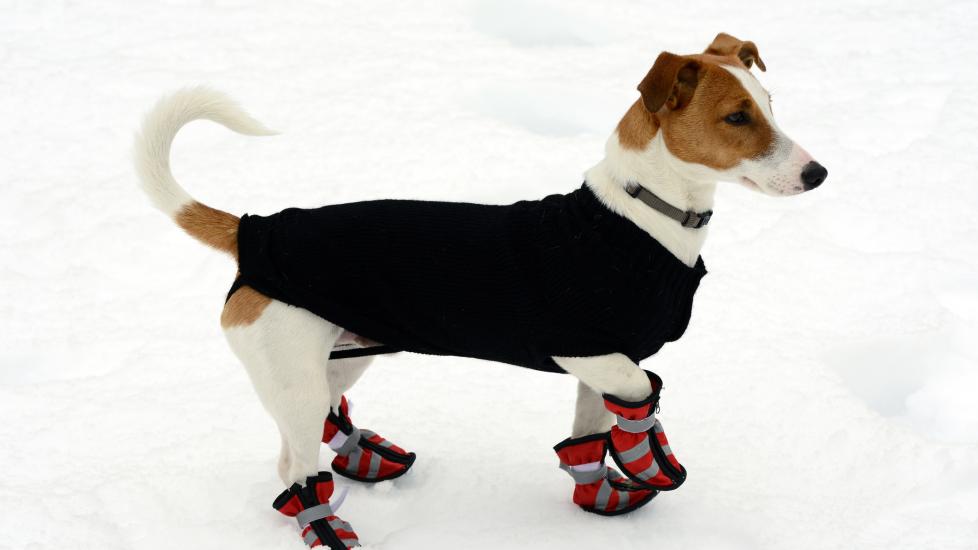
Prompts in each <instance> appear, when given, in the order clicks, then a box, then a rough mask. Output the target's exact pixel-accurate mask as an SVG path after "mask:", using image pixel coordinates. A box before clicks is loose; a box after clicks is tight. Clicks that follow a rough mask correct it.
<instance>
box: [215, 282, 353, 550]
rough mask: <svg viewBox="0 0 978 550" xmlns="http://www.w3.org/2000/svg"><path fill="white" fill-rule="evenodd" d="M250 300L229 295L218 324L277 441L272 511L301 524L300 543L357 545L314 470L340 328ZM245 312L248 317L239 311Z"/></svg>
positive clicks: (325, 480)
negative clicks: (277, 479) (277, 489)
mask: <svg viewBox="0 0 978 550" xmlns="http://www.w3.org/2000/svg"><path fill="white" fill-rule="evenodd" d="M238 292H241V291H240V290H239V291H238ZM250 292H252V293H254V291H250ZM235 294H237V293H235ZM247 296H248V293H247V292H245V293H244V294H242V295H241V296H239V297H238V298H237V299H236V298H235V296H234V295H232V297H231V299H229V300H228V303H227V304H226V305H225V314H224V315H223V316H222V319H223V324H224V333H225V336H226V337H227V340H228V342H229V343H230V344H231V349H233V350H234V352H235V354H236V355H237V356H238V357H239V358H240V359H241V362H242V363H244V365H245V369H246V370H247V371H248V375H249V377H250V378H251V381H252V384H253V385H254V386H255V391H256V392H257V393H258V397H259V399H260V400H261V402H262V404H263V405H264V406H265V409H266V410H267V411H268V412H269V413H270V414H271V416H272V418H273V419H274V420H275V423H276V424H277V425H278V428H279V432H280V433H281V436H282V451H281V453H282V454H281V456H280V458H279V468H278V469H279V475H280V476H281V478H282V481H283V482H284V483H285V485H286V487H287V489H285V491H283V492H282V493H281V494H280V495H279V496H278V497H277V498H276V499H275V501H274V502H273V506H274V507H275V509H276V510H278V511H279V512H280V513H281V514H283V515H285V516H288V517H291V518H295V519H296V520H297V521H298V523H299V528H300V529H301V532H300V536H301V537H302V539H303V540H304V541H305V543H306V544H307V545H309V546H323V547H326V548H330V549H331V550H346V549H347V548H349V547H352V546H359V541H358V538H357V534H356V532H354V531H353V528H352V527H351V526H350V524H349V523H347V522H345V521H343V520H342V519H340V518H339V517H337V516H336V512H335V508H337V507H338V506H336V505H335V502H334V503H331V502H330V499H331V498H332V496H333V490H334V484H333V476H332V474H330V473H329V472H319V471H318V470H319V467H318V461H319V446H320V439H321V437H322V433H323V431H322V430H323V418H325V417H326V414H327V413H328V411H329V403H330V385H329V379H328V369H327V368H326V366H327V359H328V358H329V353H330V350H331V349H332V347H333V344H334V343H335V342H336V340H337V339H338V338H339V336H340V333H341V332H342V329H340V328H339V327H337V326H335V325H333V324H331V323H329V322H327V321H325V320H323V319H321V318H320V317H317V316H316V315H313V314H312V313H310V312H308V311H306V310H304V309H300V308H295V307H292V306H288V305H286V304H284V303H282V302H278V301H275V300H270V301H267V302H264V301H256V300H254V299H253V298H254V295H253V294H252V295H251V298H252V299H250V300H249V299H246V297H247ZM255 304H258V306H257V307H256V305H255ZM248 307H251V308H253V311H242V310H243V309H244V308H248ZM235 309H237V311H235ZM229 310H230V311H229ZM243 313H251V314H249V315H245V314H243ZM232 321H233V322H232Z"/></svg>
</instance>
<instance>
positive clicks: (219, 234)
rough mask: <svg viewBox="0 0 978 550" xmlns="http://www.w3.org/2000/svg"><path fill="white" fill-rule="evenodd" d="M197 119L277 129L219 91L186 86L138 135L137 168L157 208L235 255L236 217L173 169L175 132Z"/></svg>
mask: <svg viewBox="0 0 978 550" xmlns="http://www.w3.org/2000/svg"><path fill="white" fill-rule="evenodd" d="M199 119H206V120H212V121H214V122H217V123H218V124H221V125H223V126H226V127H227V128H230V129H231V130H234V131H235V132H238V133H239V134H245V135H250V136H268V135H274V134H275V132H273V131H271V130H269V129H268V128H266V127H265V126H264V125H262V123H260V122H258V121H257V120H255V119H253V118H251V116H250V115H248V113H246V112H245V111H244V109H242V108H241V107H240V106H239V105H238V104H237V103H235V102H234V101H233V100H232V99H231V98H229V97H228V96H226V95H224V94H222V93H221V92H217V91H215V90H211V89H209V88H205V87H195V88H185V89H183V90H180V91H178V92H176V93H174V94H172V95H169V96H167V97H164V98H163V99H161V100H160V101H159V103H157V104H156V106H155V107H154V108H153V110H152V111H150V112H149V114H147V115H146V118H145V119H144V120H143V127H142V131H141V132H140V133H139V134H137V135H136V143H135V162H136V173H137V174H138V175H139V180H140V183H141V187H142V188H143V191H144V192H145V193H146V194H147V195H148V196H149V198H150V200H151V201H152V202H153V205H154V206H156V208H158V209H160V210H161V211H162V212H163V213H164V214H166V215H167V216H169V217H170V218H171V219H173V220H174V221H175V222H176V223H177V225H179V226H180V227H182V228H183V229H184V230H185V231H186V232H187V233H189V234H190V235H192V236H193V237H195V238H196V239H198V240H200V241H201V242H203V243H205V244H207V245H210V246H212V247H214V248H217V249H219V250H223V251H225V252H228V253H229V254H231V255H233V256H237V233H238V221H239V220H238V217H237V216H234V215H232V214H228V213H227V212H223V211H221V210H217V209H215V208H211V207H209V206H207V205H205V204H202V203H200V202H198V201H196V200H194V198H193V197H191V196H190V194H189V193H187V191H186V190H185V189H184V188H183V187H181V186H180V184H179V183H177V181H176V180H175V179H174V178H173V173H172V172H171V171H170V145H171V144H172V143H173V138H174V137H175V136H176V135H177V131H179V130H180V128H182V127H183V126H184V125H185V124H187V123H188V122H191V121H194V120H199Z"/></svg>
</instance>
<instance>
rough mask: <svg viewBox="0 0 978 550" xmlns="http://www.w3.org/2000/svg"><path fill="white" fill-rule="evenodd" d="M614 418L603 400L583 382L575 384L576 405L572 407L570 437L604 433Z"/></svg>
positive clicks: (609, 427)
mask: <svg viewBox="0 0 978 550" xmlns="http://www.w3.org/2000/svg"><path fill="white" fill-rule="evenodd" d="M614 418H615V417H614V416H613V415H612V414H611V413H610V412H608V409H606V408H605V407H604V398H603V397H601V394H600V393H598V392H596V391H594V390H592V389H591V388H590V386H588V385H587V384H585V383H584V382H580V381H579V382H578V383H577V404H576V405H575V407H574V427H573V429H572V430H571V437H584V436H586V435H591V434H600V433H606V432H607V431H608V430H610V429H611V424H612V422H613V420H614Z"/></svg>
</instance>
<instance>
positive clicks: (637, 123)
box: [618, 99, 659, 151]
mask: <svg viewBox="0 0 978 550" xmlns="http://www.w3.org/2000/svg"><path fill="white" fill-rule="evenodd" d="M658 129H659V121H658V119H656V117H655V115H653V114H652V113H650V112H649V111H648V109H646V108H645V105H643V104H642V100H641V99H638V100H636V101H635V103H633V104H632V106H631V108H629V109H628V112H627V113H625V116H624V117H622V119H621V120H620V121H619V122H618V143H620V144H621V146H622V147H623V148H625V149H633V150H636V151H641V150H643V149H645V148H646V147H647V146H648V145H649V141H652V138H653V137H655V133H656V131H658Z"/></svg>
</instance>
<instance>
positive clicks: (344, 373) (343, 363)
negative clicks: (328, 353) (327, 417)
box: [326, 355, 374, 410]
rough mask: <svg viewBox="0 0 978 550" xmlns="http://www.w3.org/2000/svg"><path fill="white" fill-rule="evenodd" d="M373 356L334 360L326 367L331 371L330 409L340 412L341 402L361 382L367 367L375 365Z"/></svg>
mask: <svg viewBox="0 0 978 550" xmlns="http://www.w3.org/2000/svg"><path fill="white" fill-rule="evenodd" d="M373 361H374V358H373V356H370V355H367V356H364V357H351V358H349V359H333V360H331V361H330V362H329V363H328V365H327V366H326V368H327V370H328V371H329V396H330V404H329V406H330V408H332V409H333V410H338V409H339V406H340V400H341V398H342V397H343V394H344V393H346V392H347V391H348V390H349V389H350V388H352V387H353V385H354V384H356V383H357V381H358V380H360V377H361V376H363V373H364V372H366V370H367V367H369V366H370V364H371V363H373Z"/></svg>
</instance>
